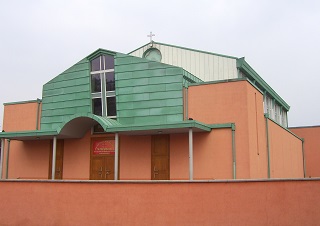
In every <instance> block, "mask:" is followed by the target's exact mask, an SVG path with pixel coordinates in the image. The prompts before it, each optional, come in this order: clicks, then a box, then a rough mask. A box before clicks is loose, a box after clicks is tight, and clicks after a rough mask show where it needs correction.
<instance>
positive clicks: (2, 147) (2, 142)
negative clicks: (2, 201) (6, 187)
mask: <svg viewBox="0 0 320 226" xmlns="http://www.w3.org/2000/svg"><path fill="white" fill-rule="evenodd" d="M4 142H5V140H4V138H2V139H1V157H0V158H1V159H0V179H2V167H3V153H4Z"/></svg>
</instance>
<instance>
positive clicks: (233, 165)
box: [231, 123, 237, 179]
mask: <svg viewBox="0 0 320 226" xmlns="http://www.w3.org/2000/svg"><path fill="white" fill-rule="evenodd" d="M231 131H232V172H233V179H236V178H237V174H236V169H237V166H236V145H235V131H236V125H235V124H234V123H232V124H231Z"/></svg>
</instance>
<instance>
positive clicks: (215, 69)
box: [130, 43, 238, 82]
mask: <svg viewBox="0 0 320 226" xmlns="http://www.w3.org/2000/svg"><path fill="white" fill-rule="evenodd" d="M150 47H151V45H150V44H149V45H146V46H143V47H141V48H140V49H137V50H135V51H133V52H131V53H130V55H132V56H137V57H143V53H144V52H145V51H146V50H147V49H149V48H150ZM153 48H157V49H159V50H160V52H161V54H162V60H161V63H165V64H170V65H174V66H178V67H182V68H183V69H185V70H187V71H188V72H190V73H191V74H193V75H195V76H197V77H198V78H200V79H202V80H203V81H205V82H208V81H216V80H223V79H233V78H238V74H237V65H236V61H237V60H236V58H231V57H225V56H219V55H215V54H212V53H206V52H201V51H197V50H191V49H185V48H180V47H175V46H169V45H164V44H159V43H154V44H153Z"/></svg>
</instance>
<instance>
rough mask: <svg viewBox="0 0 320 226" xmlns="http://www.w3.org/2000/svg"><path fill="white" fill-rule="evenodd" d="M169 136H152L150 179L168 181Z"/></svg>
mask: <svg viewBox="0 0 320 226" xmlns="http://www.w3.org/2000/svg"><path fill="white" fill-rule="evenodd" d="M169 147H170V144H169V135H155V136H152V141H151V179H152V180H170V160H169V155H170V150H169Z"/></svg>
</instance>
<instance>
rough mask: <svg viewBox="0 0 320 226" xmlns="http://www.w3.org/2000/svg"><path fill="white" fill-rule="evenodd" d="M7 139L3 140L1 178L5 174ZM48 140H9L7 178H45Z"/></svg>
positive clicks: (48, 148) (47, 167)
mask: <svg viewBox="0 0 320 226" xmlns="http://www.w3.org/2000/svg"><path fill="white" fill-rule="evenodd" d="M7 145H8V141H6V142H5V148H4V161H3V173H2V176H3V177H2V178H5V175H6V158H7V147H8V146H7ZM49 151H50V141H48V140H37V141H16V140H11V141H10V151H9V165H8V179H19V178H21V179H47V178H48V169H49Z"/></svg>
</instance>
